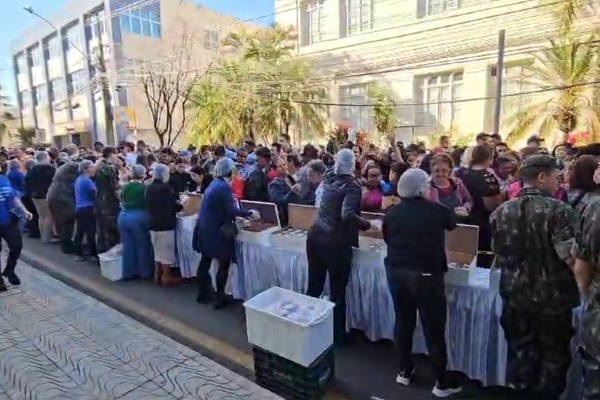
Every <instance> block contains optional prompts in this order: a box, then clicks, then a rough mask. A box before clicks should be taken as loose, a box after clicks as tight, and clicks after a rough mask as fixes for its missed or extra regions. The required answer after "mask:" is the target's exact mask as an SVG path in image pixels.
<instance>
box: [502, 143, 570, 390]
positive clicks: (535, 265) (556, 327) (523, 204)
mask: <svg viewBox="0 0 600 400" xmlns="http://www.w3.org/2000/svg"><path fill="white" fill-rule="evenodd" d="M558 168H559V164H558V163H557V162H556V159H554V158H553V157H550V156H547V155H536V156H532V157H529V158H527V159H526V160H525V161H524V162H523V165H522V167H521V171H520V172H521V178H522V179H523V189H521V191H520V192H519V195H518V196H517V197H516V198H515V199H512V200H510V201H508V202H506V203H504V204H502V205H500V206H499V207H498V208H497V209H496V210H495V211H494V212H493V213H492V215H491V217H490V220H491V224H492V235H493V250H494V253H495V254H496V256H497V265H498V266H499V268H500V270H501V279H500V295H501V297H502V301H503V310H502V317H501V321H500V322H501V324H502V328H503V329H504V335H505V337H506V341H507V344H508V354H507V371H506V380H507V384H508V385H511V386H513V387H515V388H516V389H518V390H523V391H524V392H529V394H531V393H535V394H541V395H543V398H544V399H555V398H558V397H559V396H560V394H561V393H562V392H563V391H564V389H565V386H566V375H567V371H568V369H569V364H570V360H571V350H570V341H571V338H572V336H573V333H574V330H573V327H572V315H573V311H572V310H573V308H574V307H576V306H577V305H578V304H579V294H578V291H577V285H576V284H575V279H574V277H573V273H572V271H571V269H570V265H572V263H573V261H574V260H573V259H572V258H571V256H570V250H571V246H572V244H573V240H574V236H575V230H576V227H577V223H578V215H577V212H576V211H575V210H574V209H573V208H571V207H570V206H569V205H568V204H566V203H563V202H561V201H559V200H556V199H554V198H553V197H552V193H555V192H556V190H557V189H558V175H559V169H558Z"/></svg>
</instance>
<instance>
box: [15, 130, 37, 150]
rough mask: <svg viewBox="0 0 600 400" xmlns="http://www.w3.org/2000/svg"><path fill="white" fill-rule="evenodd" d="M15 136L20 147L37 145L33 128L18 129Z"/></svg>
mask: <svg viewBox="0 0 600 400" xmlns="http://www.w3.org/2000/svg"><path fill="white" fill-rule="evenodd" d="M15 136H16V137H15V139H17V141H18V142H19V144H20V145H21V146H25V147H30V146H33V145H34V144H36V143H37V140H36V130H35V128H26V127H20V128H19V129H17V134H16V135H15Z"/></svg>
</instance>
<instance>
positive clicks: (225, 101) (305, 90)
mask: <svg viewBox="0 0 600 400" xmlns="http://www.w3.org/2000/svg"><path fill="white" fill-rule="evenodd" d="M295 35H296V33H295V31H294V29H293V28H291V27H289V28H286V27H282V26H280V25H274V26H273V27H271V28H269V29H265V30H259V31H254V32H249V31H247V30H242V31H240V32H234V33H231V34H229V35H228V36H227V38H225V39H224V40H223V44H224V45H225V46H230V47H233V48H235V49H236V50H237V51H238V52H239V57H238V59H237V60H233V61H231V60H229V61H221V63H220V64H219V65H218V66H216V67H215V68H214V69H213V71H212V73H211V76H210V77H209V78H208V80H205V81H203V82H201V83H200V84H199V85H198V86H197V88H196V89H195V91H194V94H193V96H192V102H193V103H194V105H195V107H196V111H197V113H196V121H195V124H194V127H193V132H194V135H195V137H194V138H195V139H194V140H196V141H200V142H206V141H214V140H220V139H221V140H222V139H228V140H227V142H229V143H232V142H239V141H240V140H241V138H243V137H248V136H249V137H251V138H254V137H255V136H260V137H261V139H263V140H266V141H269V140H271V139H272V138H273V137H275V136H277V135H278V134H280V133H282V132H283V133H289V132H290V127H291V126H295V127H297V128H301V127H307V128H310V129H313V130H316V131H320V132H322V131H323V128H324V125H325V118H324V115H325V112H324V111H325V107H324V106H323V105H321V104H320V103H318V102H316V101H315V100H318V99H319V98H321V96H322V94H323V93H324V87H323V86H320V85H318V84H316V83H315V82H313V81H312V80H311V68H310V64H309V63H307V62H305V61H302V60H300V59H296V58H294V52H293V50H294V43H295V38H296V36H295Z"/></svg>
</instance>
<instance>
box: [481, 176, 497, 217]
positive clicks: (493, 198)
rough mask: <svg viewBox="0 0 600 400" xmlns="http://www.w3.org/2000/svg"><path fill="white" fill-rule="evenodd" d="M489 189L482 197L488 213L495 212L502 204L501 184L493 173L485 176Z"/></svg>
mask: <svg viewBox="0 0 600 400" xmlns="http://www.w3.org/2000/svg"><path fill="white" fill-rule="evenodd" d="M485 183H486V184H487V189H486V190H485V192H484V194H483V195H482V196H481V199H482V200H483V206H484V207H485V208H486V209H487V210H488V211H494V210H495V209H496V207H498V206H499V205H500V204H501V203H502V194H501V193H500V183H499V182H498V179H496V176H495V175H494V174H492V173H487V174H486V176H485Z"/></svg>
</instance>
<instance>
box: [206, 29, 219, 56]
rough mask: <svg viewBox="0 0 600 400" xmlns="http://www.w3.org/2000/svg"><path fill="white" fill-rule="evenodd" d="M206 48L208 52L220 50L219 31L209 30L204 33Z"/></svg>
mask: <svg viewBox="0 0 600 400" xmlns="http://www.w3.org/2000/svg"><path fill="white" fill-rule="evenodd" d="M204 48H205V49H208V50H214V51H216V50H219V31H217V30H214V29H207V30H205V31H204Z"/></svg>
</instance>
